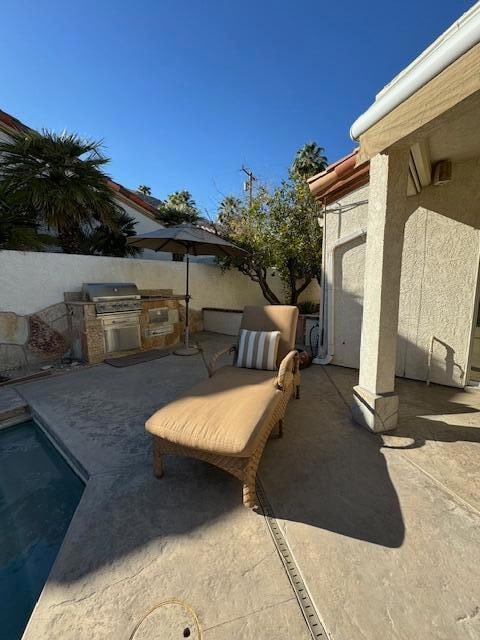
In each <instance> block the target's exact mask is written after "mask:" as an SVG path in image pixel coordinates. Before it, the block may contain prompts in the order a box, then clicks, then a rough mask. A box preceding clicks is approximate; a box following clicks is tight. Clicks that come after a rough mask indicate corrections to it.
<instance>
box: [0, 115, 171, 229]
mask: <svg viewBox="0 0 480 640" xmlns="http://www.w3.org/2000/svg"><path fill="white" fill-rule="evenodd" d="M0 130H2V131H5V132H6V133H7V134H8V133H10V132H11V131H20V132H21V133H28V132H30V131H35V129H32V128H31V127H28V126H27V125H26V124H24V123H23V122H21V121H20V120H18V119H17V118H14V117H13V116H11V115H10V114H9V113H6V112H5V111H2V110H1V109H0ZM108 184H109V185H110V187H111V189H112V191H114V192H115V193H116V194H117V195H118V196H119V197H120V198H121V199H124V200H127V202H128V204H130V205H133V206H135V207H136V208H137V209H140V210H141V213H143V214H144V215H146V216H148V217H149V218H151V219H153V220H155V221H156V222H158V221H157V218H156V217H155V213H156V211H157V209H156V207H155V206H153V205H152V204H150V203H149V202H147V201H146V200H144V199H143V198H141V197H139V195H138V194H137V193H134V192H133V191H130V189H127V188H126V187H124V186H122V185H121V184H119V183H118V182H115V181H114V180H110V179H108ZM159 225H160V223H159ZM160 226H161V225H160Z"/></svg>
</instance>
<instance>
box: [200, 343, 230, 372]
mask: <svg viewBox="0 0 480 640" xmlns="http://www.w3.org/2000/svg"><path fill="white" fill-rule="evenodd" d="M236 351H237V345H235V344H231V345H230V346H229V347H226V348H225V349H222V350H221V351H218V352H217V353H215V354H214V355H213V356H212V358H211V360H210V362H209V363H208V365H207V369H208V377H209V378H211V377H212V376H213V374H214V373H215V365H216V362H217V360H218V359H219V358H221V357H222V356H224V355H225V354H227V353H235V352H236Z"/></svg>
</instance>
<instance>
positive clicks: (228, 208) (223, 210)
mask: <svg viewBox="0 0 480 640" xmlns="http://www.w3.org/2000/svg"><path fill="white" fill-rule="evenodd" d="M241 207H242V201H241V200H240V198H237V197H236V196H225V197H224V198H223V200H222V201H221V202H220V204H219V205H218V220H219V222H220V223H228V221H229V220H231V218H232V217H234V216H236V215H238V213H239V211H240V209H241Z"/></svg>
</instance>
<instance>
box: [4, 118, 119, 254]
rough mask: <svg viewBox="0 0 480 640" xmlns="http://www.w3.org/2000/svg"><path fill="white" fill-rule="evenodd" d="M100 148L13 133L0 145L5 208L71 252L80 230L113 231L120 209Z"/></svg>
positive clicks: (48, 135)
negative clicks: (53, 236) (52, 235)
mask: <svg viewBox="0 0 480 640" xmlns="http://www.w3.org/2000/svg"><path fill="white" fill-rule="evenodd" d="M108 162H109V159H108V158H106V157H105V156H104V155H103V153H102V151H101V143H100V142H95V141H91V140H83V139H82V138H80V137H79V136H78V135H76V134H69V133H61V134H56V133H53V132H50V131H43V132H42V133H38V132H29V133H28V134H26V135H25V134H20V133H19V134H12V135H11V141H8V142H0V174H1V175H2V189H3V190H4V192H5V194H6V196H7V198H8V201H9V203H10V204H11V206H13V207H19V208H21V209H22V210H23V211H25V212H28V214H29V215H31V216H33V217H34V218H35V219H36V221H37V222H38V223H39V224H42V225H44V226H46V227H47V228H49V229H53V230H55V231H56V232H57V234H58V238H59V244H60V246H61V247H62V249H63V250H64V251H65V252H66V253H75V252H76V251H77V250H78V243H79V241H80V240H81V236H82V231H83V229H85V228H93V227H94V226H96V225H97V224H98V223H99V222H100V223H101V224H103V225H106V226H107V227H109V228H114V227H115V216H116V215H118V214H120V213H121V212H122V211H123V209H122V208H121V207H120V206H119V205H118V204H117V203H116V202H115V199H114V194H113V192H112V190H111V189H110V186H109V184H108V177H107V175H106V174H105V173H104V172H103V167H104V166H105V165H106V164H107V163H108Z"/></svg>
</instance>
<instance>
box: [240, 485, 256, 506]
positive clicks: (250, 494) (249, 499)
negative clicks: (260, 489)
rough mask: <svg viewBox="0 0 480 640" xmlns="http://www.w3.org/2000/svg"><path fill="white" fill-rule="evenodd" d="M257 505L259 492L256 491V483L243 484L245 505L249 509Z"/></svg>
mask: <svg viewBox="0 0 480 640" xmlns="http://www.w3.org/2000/svg"><path fill="white" fill-rule="evenodd" d="M256 504H257V491H256V489H255V481H253V482H244V483H243V505H244V506H245V507H247V509H253V507H254V506H255V505H256Z"/></svg>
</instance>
